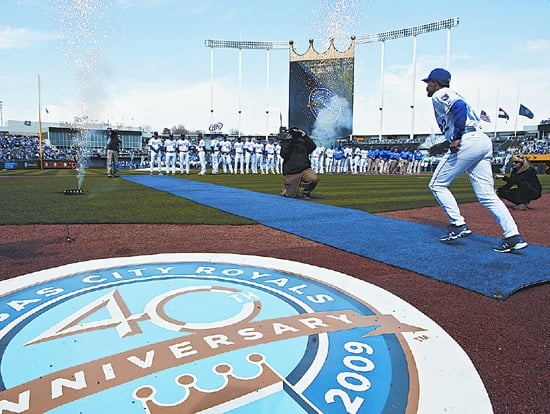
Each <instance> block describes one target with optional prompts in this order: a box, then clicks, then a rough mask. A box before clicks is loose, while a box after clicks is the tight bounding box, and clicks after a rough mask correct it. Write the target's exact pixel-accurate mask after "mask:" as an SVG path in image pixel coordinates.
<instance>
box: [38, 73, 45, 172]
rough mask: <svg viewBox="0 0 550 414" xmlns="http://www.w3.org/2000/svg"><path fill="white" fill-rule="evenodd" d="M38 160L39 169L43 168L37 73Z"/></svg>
mask: <svg viewBox="0 0 550 414" xmlns="http://www.w3.org/2000/svg"><path fill="white" fill-rule="evenodd" d="M38 146H39V149H38V160H39V164H40V169H41V170H42V169H44V163H43V159H42V108H41V104H40V75H38Z"/></svg>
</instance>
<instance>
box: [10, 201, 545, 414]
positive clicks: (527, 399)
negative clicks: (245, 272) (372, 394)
mask: <svg viewBox="0 0 550 414" xmlns="http://www.w3.org/2000/svg"><path fill="white" fill-rule="evenodd" d="M462 210H463V214H464V216H465V217H466V219H467V221H468V224H469V226H470V227H471V228H472V230H473V231H475V232H478V233H483V234H487V235H491V236H495V237H499V236H500V231H499V228H498V226H497V225H496V223H495V222H494V220H493V218H492V217H491V216H490V214H489V213H488V212H487V211H485V210H484V209H483V208H482V207H481V206H480V205H479V204H477V203H470V204H465V205H463V206H462ZM384 215H386V216H388V217H396V218H401V219H405V220H410V221H417V222H422V223H429V224H433V225H439V226H441V227H445V226H446V222H445V218H444V216H443V214H442V213H441V210H440V209H439V207H432V208H424V209H418V210H409V211H400V212H392V213H387V214H384ZM513 215H514V217H515V218H516V220H517V222H518V225H519V227H520V230H521V232H522V234H523V235H524V237H525V238H526V239H527V241H529V242H531V243H536V244H541V245H545V246H550V233H549V232H548V230H547V227H548V225H547V223H548V217H550V194H545V195H544V196H543V197H542V198H541V199H540V200H537V201H535V202H533V203H532V208H531V209H530V210H528V211H514V212H513ZM0 231H1V232H2V236H1V242H0V272H1V277H2V279H7V278H11V277H15V276H19V275H23V274H28V273H32V272H35V271H39V270H44V269H48V268H52V267H57V266H61V265H64V264H68V263H74V262H79V261H86V260H92V259H103V258H109V257H125V256H136V255H149V254H157V253H178V252H186V253H194V252H197V253H198V252H201V253H235V254H247V255H257V256H269V257H274V258H280V259H287V260H293V261H299V262H303V263H307V264H311V265H315V266H321V267H324V268H328V269H333V270H336V271H339V272H342V273H345V274H349V275H351V276H354V277H357V278H359V279H362V280H365V281H368V282H370V283H373V284H375V285H378V286H380V287H382V288H384V289H386V290H388V291H390V292H392V293H394V294H395V295H397V296H399V297H401V298H402V299H404V300H405V301H407V302H409V303H410V304H412V305H413V306H415V307H416V308H418V309H419V310H420V311H422V312H424V313H425V314H426V315H428V316H429V317H430V318H431V319H433V320H434V321H435V322H437V323H438V324H439V325H440V326H441V327H442V328H443V329H445V330H446V331H447V332H448V333H449V334H450V335H451V336H452V337H453V338H454V339H455V340H456V341H457V342H458V343H459V344H460V346H462V348H464V350H465V351H466V352H467V354H468V355H469V357H470V358H471V359H472V361H473V363H474V365H475V366H476V368H477V369H478V371H479V373H480V375H481V378H482V379H483V382H484V383H485V386H486V388H487V391H488V393H489V396H490V398H491V402H492V404H493V408H494V411H495V413H510V414H518V413H526V414H528V413H533V414H540V413H550V394H549V392H548V390H549V389H550V380H549V376H548V366H549V360H550V358H549V354H550V352H549V351H550V350H549V349H548V346H549V343H548V332H550V318H548V315H549V313H550V309H549V298H550V284H548V283H547V284H544V285H540V286H533V287H529V288H525V289H523V290H522V291H520V292H518V293H516V294H514V295H513V296H512V297H511V298H509V299H507V300H505V301H499V300H495V299H490V298H488V297H485V296H481V295H479V294H476V293H473V292H470V291H468V290H465V289H462V288H459V287H456V286H452V285H448V284H446V283H442V282H438V281H435V280H433V279H429V278H427V277H424V276H420V275H418V274H415V273H412V272H408V271H404V270H401V269H398V268H394V267H391V266H387V265H384V264H381V263H378V262H375V261H372V260H369V259H365V258H362V257H358V256H355V255H352V254H349V253H346V252H343V251H341V250H338V249H334V248H331V247H327V246H325V245H322V244H319V243H314V242H311V241H309V240H305V239H302V238H299V237H296V236H293V235H290V234H287V233H283V232H281V231H277V230H273V229H271V228H267V227H264V226H261V225H247V226H201V225H193V226H191V225H29V226H0ZM419 254H422V252H419ZM495 254H498V253H495ZM411 260H414V258H411ZM518 271H521V269H518ZM549 271H550V270H549V269H541V272H546V273H548V272H549ZM474 277H483V275H476V276H474Z"/></svg>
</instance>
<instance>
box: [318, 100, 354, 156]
mask: <svg viewBox="0 0 550 414" xmlns="http://www.w3.org/2000/svg"><path fill="white" fill-rule="evenodd" d="M352 122H353V114H352V111H351V107H350V104H349V102H348V101H347V100H346V99H345V98H342V97H341V96H338V95H334V96H332V97H331V98H330V99H329V101H328V104H326V105H325V106H324V107H322V108H321V109H319V110H318V112H317V118H316V120H315V123H314V124H313V128H312V131H311V136H312V138H314V139H315V141H316V142H317V143H318V144H322V145H323V146H324V147H326V148H328V147H331V146H334V144H335V142H336V140H337V139H339V138H347V137H344V136H343V135H342V134H343V132H344V131H349V130H350V129H351V125H352Z"/></svg>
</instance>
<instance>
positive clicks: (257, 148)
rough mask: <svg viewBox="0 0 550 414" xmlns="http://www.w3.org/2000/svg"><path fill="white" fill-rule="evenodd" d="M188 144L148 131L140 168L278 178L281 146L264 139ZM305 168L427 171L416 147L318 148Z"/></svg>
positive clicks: (182, 138)
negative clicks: (267, 175)
mask: <svg viewBox="0 0 550 414" xmlns="http://www.w3.org/2000/svg"><path fill="white" fill-rule="evenodd" d="M197 139H198V141H197V142H196V143H192V142H191V141H190V140H189V139H188V138H187V137H186V136H185V134H181V136H180V137H179V138H177V139H175V138H174V136H173V135H168V136H167V137H166V138H162V137H160V136H159V135H158V133H156V132H155V133H153V136H152V137H151V138H150V139H149V142H148V147H149V160H146V159H145V157H142V160H141V164H140V166H141V167H142V168H144V167H147V166H148V168H149V171H150V173H151V174H153V173H154V172H157V173H158V174H176V173H180V174H184V173H185V174H189V173H190V172H191V169H192V168H199V174H200V175H204V174H206V172H207V168H210V169H211V171H210V173H211V174H218V173H223V174H228V173H229V174H281V172H282V164H283V158H282V157H281V146H280V144H279V142H278V141H277V140H274V139H273V138H270V139H268V140H267V142H266V143H265V144H264V143H263V142H262V140H261V138H256V139H253V138H252V137H247V138H245V139H243V138H241V137H238V138H236V140H235V141H233V142H231V141H230V140H229V139H228V138H227V137H226V136H225V137H223V138H221V139H218V138H217V137H216V136H211V137H210V139H209V140H208V141H207V140H205V138H204V136H203V135H199V136H198V138H197ZM310 158H311V168H312V169H313V171H314V172H315V173H316V174H420V173H421V172H423V171H428V170H430V171H431V163H430V162H429V161H427V160H426V157H425V156H424V154H423V153H422V151H420V150H419V149H416V150H412V149H409V148H403V149H402V150H399V149H398V148H391V149H390V148H389V147H383V148H377V147H376V148H370V149H369V148H365V147H360V146H352V145H341V144H338V145H336V146H334V145H333V146H330V147H328V148H326V147H324V146H323V145H319V146H317V148H316V149H315V150H314V151H313V152H312V153H311V156H310Z"/></svg>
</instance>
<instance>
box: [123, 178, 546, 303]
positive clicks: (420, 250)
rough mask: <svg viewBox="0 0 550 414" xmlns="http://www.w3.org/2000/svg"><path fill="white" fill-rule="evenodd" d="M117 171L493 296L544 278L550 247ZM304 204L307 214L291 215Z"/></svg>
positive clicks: (235, 213)
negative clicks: (449, 233)
mask: <svg viewBox="0 0 550 414" xmlns="http://www.w3.org/2000/svg"><path fill="white" fill-rule="evenodd" d="M124 178H125V179H126V180H129V181H132V182H135V183H138V184H141V185H144V186H147V187H151V188H154V189H157V190H160V191H165V192H167V193H170V194H174V195H176V196H178V197H182V198H185V199H187V200H191V201H194V202H196V203H198V204H202V205H205V206H209V207H213V208H216V209H218V210H222V211H225V212H227V213H231V214H234V215H237V216H241V217H246V218H248V219H251V220H254V221H256V222H258V223H260V224H263V225H265V226H268V227H271V228H274V229H277V230H282V231H285V232H287V233H291V234H294V235H297V236H300V237H303V238H306V239H310V240H313V241H316V242H319V243H323V244H325V245H327V246H331V247H335V248H337V249H341V250H344V251H347V252H350V253H353V254H357V255H359V256H362V257H366V258H369V259H372V260H376V261H379V262H382V263H385V264H388V265H391V266H395V267H399V268H402V269H405V270H409V271H412V272H416V273H419V274H421V275H424V276H428V277H431V278H433V279H436V280H440V281H443V282H447V283H451V284H454V285H457V286H461V287H463V288H465V289H469V290H473V291H475V292H478V293H481V294H482V295H485V296H489V297H492V298H499V299H505V298H507V297H509V296H510V295H512V294H513V293H514V292H516V291H517V290H519V289H521V288H523V287H525V286H529V285H533V284H537V283H543V282H547V281H549V280H550V278H549V276H548V269H550V248H548V247H544V246H539V245H533V244H530V245H529V247H527V248H526V249H524V250H521V251H518V252H514V253H511V254H508V253H496V252H493V251H492V250H491V247H492V246H494V245H496V244H497V243H498V241H499V239H496V238H494V237H489V236H483V235H478V234H473V235H471V236H469V237H468V238H466V239H459V240H457V241H455V242H453V243H452V244H446V243H442V242H440V241H439V237H440V236H441V235H442V234H443V233H444V232H445V231H446V229H443V228H441V227H434V226H430V225H426V224H419V223H413V222H408V221H403V220H397V219H393V218H388V217H382V216H377V215H374V214H369V213H365V212H363V211H359V210H353V209H349V208H341V207H334V206H327V205H323V204H318V203H315V202H311V201H304V200H297V199H288V198H284V197H281V196H279V195H272V194H262V193H256V192H253V191H249V190H241V189H236V188H229V187H223V186H219V185H215V184H208V183H200V182H195V181H189V180H185V179H179V178H173V177H167V176H166V177H159V176H125V177H124ZM304 208H306V209H307V215H308V217H309V219H308V220H304V219H303V216H302V215H301V214H296V212H297V211H300V210H303V209H304ZM342 229H347V230H346V231H342ZM518 269H519V271H518Z"/></svg>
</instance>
